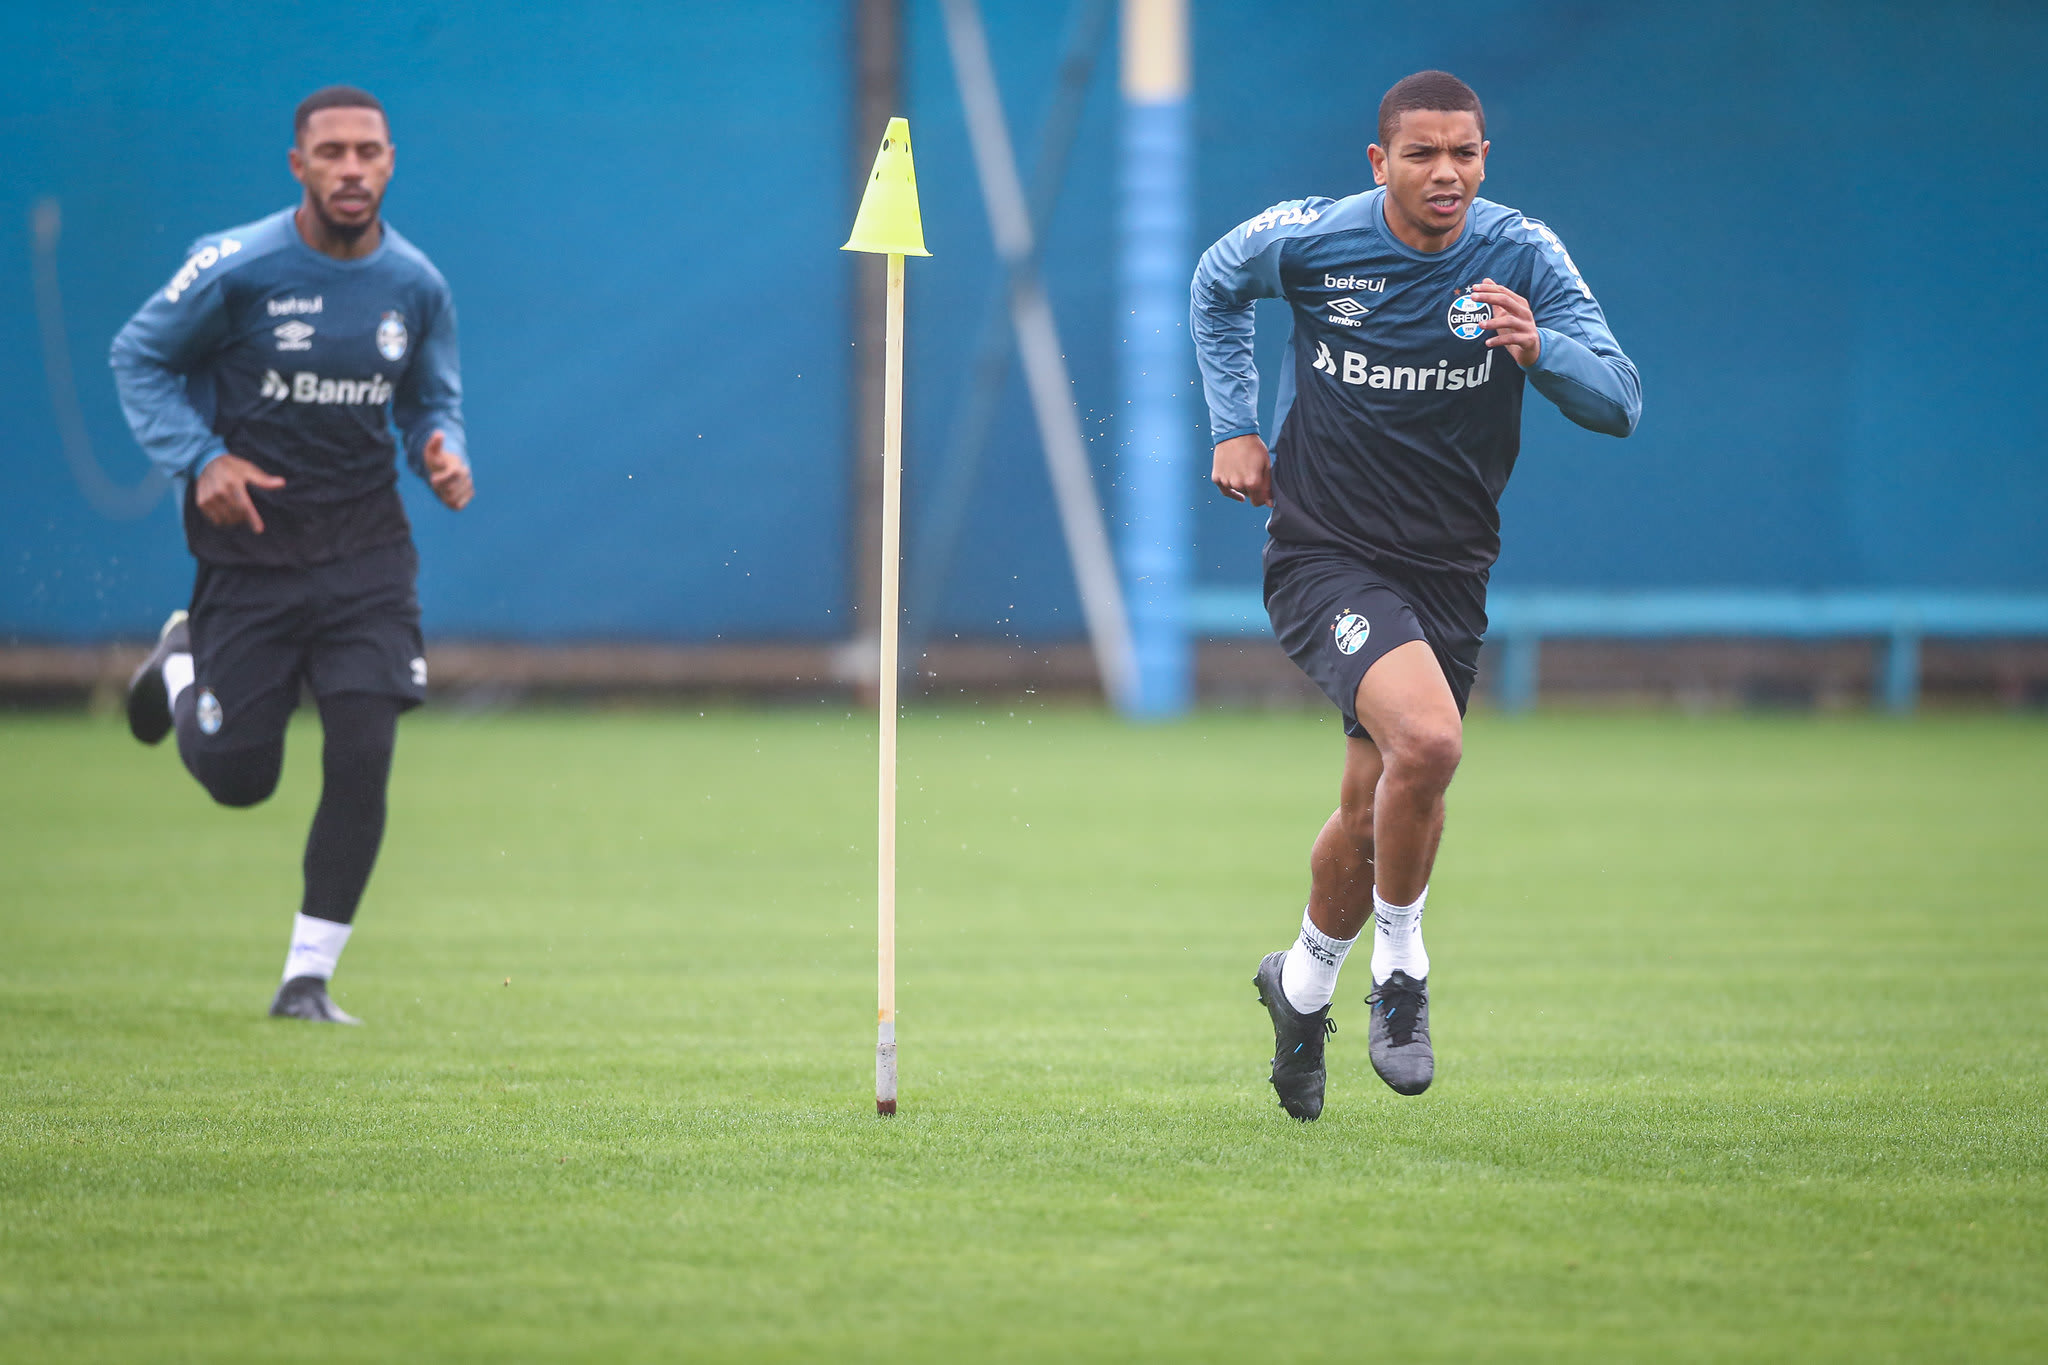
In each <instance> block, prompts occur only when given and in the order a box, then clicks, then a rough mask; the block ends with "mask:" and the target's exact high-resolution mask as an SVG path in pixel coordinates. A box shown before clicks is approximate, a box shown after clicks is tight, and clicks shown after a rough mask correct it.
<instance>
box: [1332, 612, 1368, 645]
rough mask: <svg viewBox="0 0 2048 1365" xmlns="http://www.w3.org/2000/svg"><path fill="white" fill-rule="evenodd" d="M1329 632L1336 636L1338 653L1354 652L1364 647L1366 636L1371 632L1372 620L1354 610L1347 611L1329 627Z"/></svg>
mask: <svg viewBox="0 0 2048 1365" xmlns="http://www.w3.org/2000/svg"><path fill="white" fill-rule="evenodd" d="M1330 633H1331V634H1332V635H1334V636H1336V637H1337V652H1338V653H1339V654H1356V653H1357V652H1358V651H1359V650H1361V649H1363V648H1365V641H1366V637H1367V636H1369V635H1371V634H1372V622H1370V621H1368V620H1366V619H1365V618H1364V617H1363V616H1360V615H1359V614H1358V613H1357V612H1355V611H1347V612H1345V613H1344V614H1343V615H1342V616H1340V617H1338V618H1337V624H1336V625H1334V626H1331V627H1330Z"/></svg>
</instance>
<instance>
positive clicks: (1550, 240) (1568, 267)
mask: <svg viewBox="0 0 2048 1365" xmlns="http://www.w3.org/2000/svg"><path fill="white" fill-rule="evenodd" d="M1522 226H1523V227H1525V228H1527V229H1529V231H1531V232H1533V233H1535V234H1536V235H1537V236H1538V237H1541V238H1542V239H1543V244H1544V245H1545V246H1546V247H1548V248H1549V249H1550V250H1552V251H1555V252H1556V253H1557V258H1558V259H1559V260H1560V261H1563V262H1564V269H1565V273H1566V274H1567V275H1570V276H1571V277H1572V283H1573V284H1575V285H1577V286H1578V287H1579V292H1580V293H1581V294H1584V295H1585V296H1586V297H1587V298H1588V299H1590V298H1592V297H1593V289H1592V286H1590V285H1588V284H1587V283H1586V277H1585V276H1584V275H1581V274H1580V273H1579V267H1578V266H1577V265H1575V264H1573V262H1572V253H1571V252H1569V251H1566V250H1565V249H1564V242H1563V241H1562V240H1560V239H1559V237H1558V235H1557V234H1556V233H1554V232H1552V231H1551V230H1550V229H1549V227H1547V226H1546V225H1544V224H1542V223H1539V222H1537V221H1536V220H1535V219H1534V218H1524V219H1523V220H1522Z"/></svg>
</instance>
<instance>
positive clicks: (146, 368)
mask: <svg viewBox="0 0 2048 1365" xmlns="http://www.w3.org/2000/svg"><path fill="white" fill-rule="evenodd" d="M126 339H127V338H126V337H125V335H124V336H123V337H122V338H117V339H116V340H115V342H114V351H113V356H112V359H111V363H112V365H113V370H114V388H115V390H116V391H117V392H118V393H119V394H120V397H121V411H122V412H123V413H124V414H126V416H127V418H128V428H129V430H130V431H133V432H134V433H135V440H136V443H137V444H138V445H140V446H141V447H142V451H143V454H145V455H147V456H148V457H149V461H150V463H151V464H153V465H155V466H156V467H157V468H158V469H160V470H162V471H163V472H164V474H166V475H168V476H169V477H171V478H193V477H196V476H197V475H198V473H199V471H200V470H201V469H203V468H205V467H206V466H207V465H208V464H210V463H211V462H212V461H213V459H214V458H215V457H216V456H219V455H224V454H226V453H227V447H226V445H224V444H223V443H222V442H221V439H220V437H218V436H216V435H215V434H214V433H213V429H212V428H211V427H209V426H207V424H206V421H205V419H203V418H202V417H200V415H199V413H198V411H197V409H195V408H194V407H193V406H192V403H191V400H190V399H188V398H187V397H186V396H185V381H184V379H183V378H182V377H181V376H179V375H177V374H175V373H173V372H172V371H171V370H169V369H166V368H165V367H164V366H163V365H162V364H160V363H158V362H156V361H154V360H151V359H149V358H147V357H145V356H143V355H141V354H139V353H138V352H137V351H136V349H135V348H134V347H133V346H132V345H123V341H125V340H126Z"/></svg>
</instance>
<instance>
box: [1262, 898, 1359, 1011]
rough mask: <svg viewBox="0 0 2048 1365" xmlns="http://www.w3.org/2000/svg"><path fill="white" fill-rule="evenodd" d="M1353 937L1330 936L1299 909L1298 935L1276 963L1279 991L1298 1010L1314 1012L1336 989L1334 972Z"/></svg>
mask: <svg viewBox="0 0 2048 1365" xmlns="http://www.w3.org/2000/svg"><path fill="white" fill-rule="evenodd" d="M1356 942H1358V940H1357V939H1355V938H1331V937H1330V936H1329V935H1328V934H1326V933H1324V932H1323V931H1322V930H1320V929H1318V928H1316V926H1315V921H1313V920H1311V919H1310V918H1309V917H1308V911H1306V910H1304V911H1302V912H1301V937H1300V938H1297V939H1296V940H1294V946H1293V947H1292V948H1289V949H1288V950H1287V960H1286V961H1285V962H1282V963H1281V964H1280V993H1281V994H1282V995H1285V996H1286V997H1287V1003H1288V1004H1290V1005H1292V1006H1294V1008H1295V1009H1296V1010H1297V1011H1298V1012H1300V1013H1302V1014H1314V1013H1315V1012H1316V1011H1317V1010H1319V1009H1321V1008H1322V1007H1323V1006H1325V1005H1327V1004H1329V1003H1330V997H1331V996H1333V995H1335V994H1336V993H1337V972H1338V970H1339V969H1340V968H1342V967H1343V965H1344V954H1346V953H1348V952H1350V951H1351V945H1352V944H1354V943H1356Z"/></svg>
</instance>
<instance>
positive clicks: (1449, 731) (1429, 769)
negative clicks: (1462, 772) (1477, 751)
mask: <svg viewBox="0 0 2048 1365" xmlns="http://www.w3.org/2000/svg"><path fill="white" fill-rule="evenodd" d="M1389 747H1390V748H1391V750H1392V752H1391V753H1389V754H1388V755H1387V767H1388V769H1389V770H1390V771H1393V772H1396V773H1398V774H1399V776H1400V777H1401V779H1402V780H1404V781H1406V782H1408V783H1411V784H1413V785H1416V786H1422V787H1434V788H1436V789H1438V790H1442V789H1443V788H1445V787H1448V786H1450V785H1451V776H1452V774H1454V773H1456V772H1457V771H1458V761H1459V760H1460V759H1462V758H1463V757H1464V756H1465V736H1464V733H1463V728H1462V727H1461V726H1459V725H1458V724H1457V723H1455V722H1451V723H1447V724H1438V723H1424V724H1419V725H1414V726H1409V727H1406V728H1404V729H1403V730H1402V732H1401V733H1400V735H1399V736H1398V737H1396V739H1395V741H1394V743H1393V744H1392V745H1391V746H1389Z"/></svg>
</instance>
